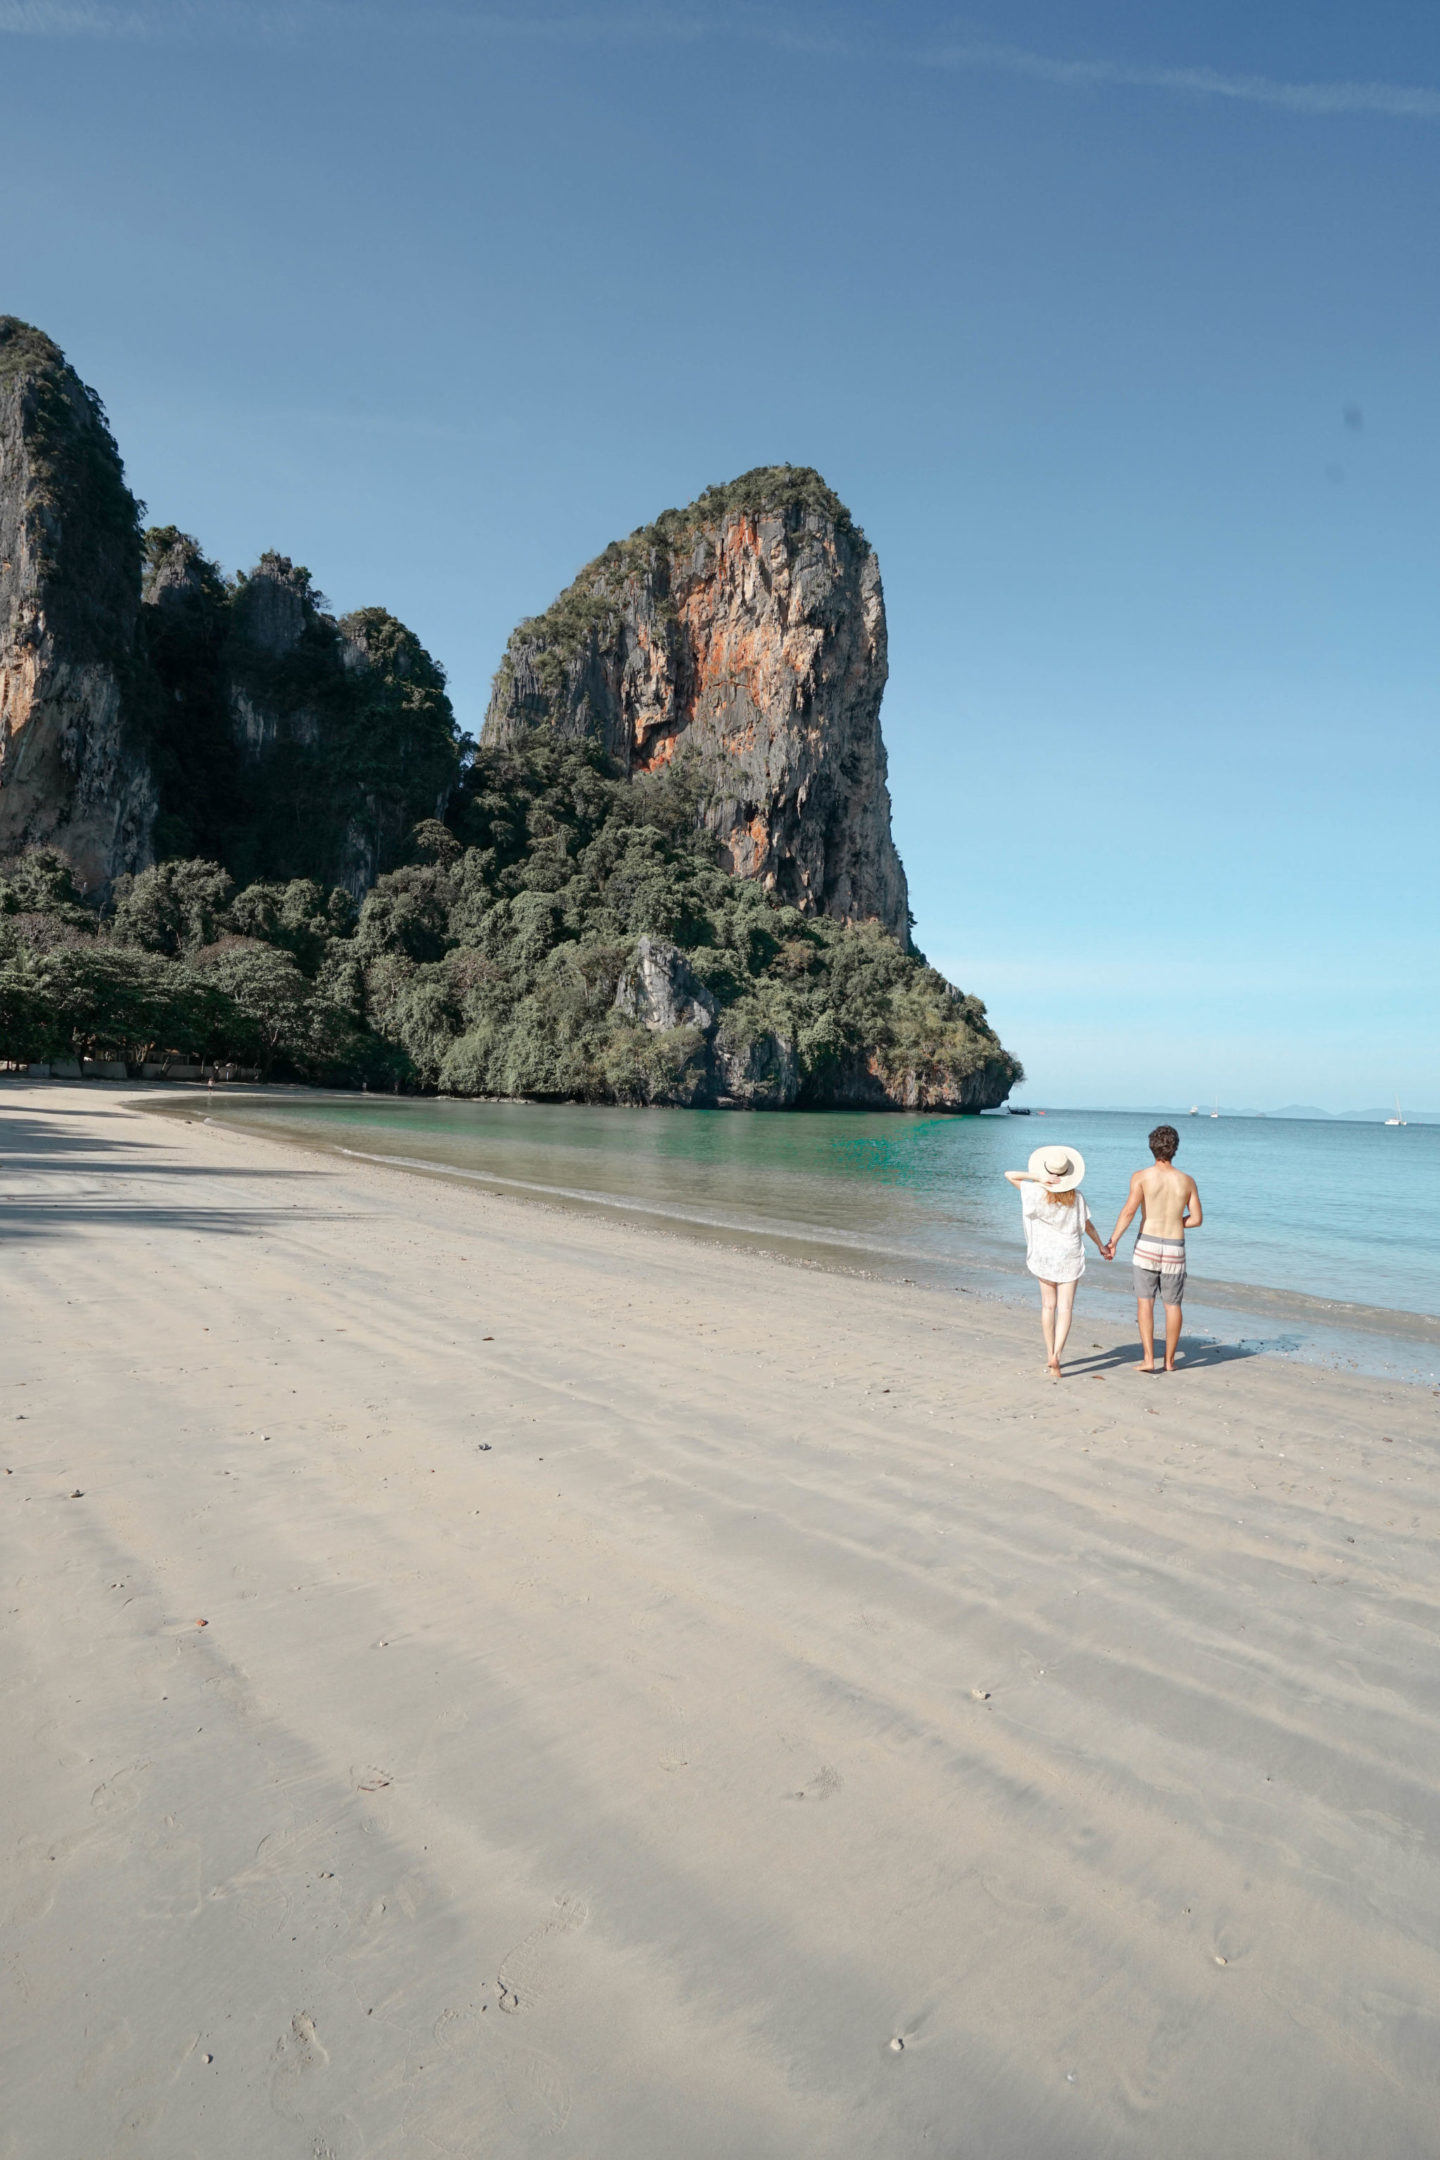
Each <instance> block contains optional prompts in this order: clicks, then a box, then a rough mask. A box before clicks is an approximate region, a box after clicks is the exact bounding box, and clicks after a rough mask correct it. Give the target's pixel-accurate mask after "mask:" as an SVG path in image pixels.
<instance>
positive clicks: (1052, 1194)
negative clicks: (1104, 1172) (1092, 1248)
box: [1005, 1147, 1111, 1380]
mask: <svg viewBox="0 0 1440 2160" xmlns="http://www.w3.org/2000/svg"><path fill="white" fill-rule="evenodd" d="M1005 1175H1006V1177H1007V1179H1008V1180H1009V1182H1010V1183H1011V1184H1012V1185H1014V1186H1015V1187H1016V1188H1017V1189H1018V1191H1019V1194H1020V1207H1021V1210H1022V1212H1023V1214H1024V1217H1025V1265H1026V1267H1027V1268H1029V1270H1030V1273H1031V1274H1032V1275H1036V1276H1038V1277H1039V1279H1040V1332H1041V1334H1042V1335H1043V1336H1044V1337H1045V1362H1046V1364H1047V1365H1048V1366H1049V1368H1050V1370H1051V1372H1052V1373H1053V1374H1054V1375H1055V1378H1056V1379H1057V1380H1058V1379H1059V1378H1060V1353H1061V1351H1062V1350H1063V1349H1064V1348H1065V1338H1066V1336H1067V1335H1068V1334H1069V1333H1070V1317H1071V1315H1072V1313H1073V1312H1074V1310H1075V1286H1076V1284H1077V1283H1078V1282H1079V1280H1080V1277H1081V1276H1082V1275H1083V1274H1084V1272H1085V1238H1086V1235H1087V1233H1088V1235H1089V1236H1091V1237H1092V1238H1094V1240H1095V1243H1096V1245H1097V1246H1098V1247H1099V1249H1100V1251H1101V1252H1102V1253H1103V1254H1104V1255H1105V1258H1106V1259H1107V1260H1108V1259H1109V1258H1110V1257H1111V1253H1110V1248H1109V1246H1108V1245H1107V1244H1106V1243H1105V1241H1104V1239H1103V1238H1102V1237H1101V1235H1100V1233H1099V1231H1098V1230H1097V1229H1096V1228H1095V1225H1094V1223H1092V1222H1091V1220H1090V1210H1089V1209H1088V1208H1087V1207H1086V1205H1085V1196H1084V1194H1083V1193H1082V1192H1081V1190H1080V1180H1081V1179H1082V1178H1083V1177H1084V1175H1085V1162H1084V1158H1083V1157H1082V1156H1081V1155H1080V1154H1079V1152H1078V1151H1077V1150H1076V1149H1075V1148H1065V1147H1042V1148H1036V1150H1035V1152H1034V1154H1033V1155H1032V1156H1031V1157H1030V1165H1029V1168H1028V1169H1025V1170H1007V1171H1006V1172H1005Z"/></svg>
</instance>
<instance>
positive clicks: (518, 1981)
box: [495, 1896, 590, 2017]
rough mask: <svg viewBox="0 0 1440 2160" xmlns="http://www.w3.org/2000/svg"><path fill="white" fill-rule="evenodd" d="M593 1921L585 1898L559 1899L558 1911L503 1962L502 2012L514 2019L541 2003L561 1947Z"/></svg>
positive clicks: (500, 1980) (500, 1975) (498, 1979)
mask: <svg viewBox="0 0 1440 2160" xmlns="http://www.w3.org/2000/svg"><path fill="white" fill-rule="evenodd" d="M589 1917H590V1908H589V1906H588V1905H587V1904H586V1902H585V1900H584V1898H582V1897H568V1896H566V1897H557V1898H556V1900H555V1905H554V1910H553V1911H551V1912H549V1913H547V1914H546V1916H545V1918H544V1919H543V1920H542V1921H541V1923H540V1925H539V1927H537V1928H535V1929H533V1930H532V1931H531V1933H530V1934H528V1935H527V1936H526V1937H525V1940H524V1941H523V1942H521V1943H517V1944H516V1945H515V1948H514V1949H513V1950H511V1951H510V1952H509V1953H508V1954H507V1955H506V1956H505V1957H504V1958H502V1959H501V1962H500V1970H499V1972H498V1973H497V1974H496V1976H495V1977H496V1983H497V1985H498V1987H499V1989H500V2008H501V2009H502V2010H504V2011H506V2012H508V2014H509V2015H510V2016H512V2017H513V2016H514V2015H515V2013H516V2011H518V2010H529V2009H531V2008H533V2007H534V2005H535V2004H536V2003H537V2002H539V2000H540V1998H541V1996H542V1995H543V1994H544V1992H545V1987H546V1984H547V1981H548V1978H549V1969H550V1964H551V1959H552V1955H553V1953H554V1951H555V1949H556V1947H557V1945H558V1944H559V1942H560V1941H561V1940H562V1939H563V1938H564V1937H565V1936H566V1935H573V1934H575V1932H576V1931H577V1929H579V1928H582V1927H584V1925H585V1922H586V1921H587V1920H588V1919H589Z"/></svg>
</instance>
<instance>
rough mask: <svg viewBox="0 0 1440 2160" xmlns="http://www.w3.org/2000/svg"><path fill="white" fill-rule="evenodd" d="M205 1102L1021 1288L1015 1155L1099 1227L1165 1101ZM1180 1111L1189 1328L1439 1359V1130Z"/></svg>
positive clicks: (321, 1134)
mask: <svg viewBox="0 0 1440 2160" xmlns="http://www.w3.org/2000/svg"><path fill="white" fill-rule="evenodd" d="M177 1107H179V1106H178V1105H177ZM187 1107H189V1108H191V1109H192V1111H193V1108H194V1107H195V1105H194V1098H193V1097H192V1098H190V1100H189V1104H188V1105H187ZM205 1107H206V1110H207V1111H209V1112H210V1114H212V1115H214V1116H216V1117H218V1118H222V1119H223V1120H224V1121H225V1122H226V1123H231V1122H234V1123H241V1124H245V1125H249V1126H254V1127H257V1128H260V1129H268V1130H269V1131H270V1132H271V1133H272V1134H273V1136H274V1137H276V1138H290V1139H295V1140H302V1141H305V1142H308V1143H309V1144H310V1145H312V1146H317V1145H318V1146H321V1147H325V1148H339V1149H343V1150H344V1151H346V1152H348V1153H352V1154H354V1155H357V1156H361V1157H367V1156H368V1157H377V1158H382V1159H387V1160H394V1161H397V1162H402V1163H405V1164H408V1165H410V1166H412V1167H415V1168H422V1169H428V1170H430V1171H432V1172H434V1173H437V1174H441V1175H445V1176H447V1177H450V1178H459V1179H461V1180H464V1181H477V1182H479V1183H481V1184H486V1185H492V1186H495V1187H499V1188H501V1189H506V1190H509V1191H512V1192H519V1193H524V1194H528V1195H530V1196H532V1197H535V1198H538V1199H545V1200H548V1201H550V1202H552V1203H559V1204H563V1205H569V1206H579V1207H585V1208H595V1207H599V1208H603V1209H604V1210H606V1211H607V1212H613V1211H619V1212H621V1213H623V1214H624V1215H626V1216H627V1217H629V1218H630V1219H632V1220H634V1219H639V1220H642V1221H649V1222H650V1223H651V1224H652V1225H655V1226H657V1227H658V1226H665V1227H669V1228H672V1229H682V1230H688V1231H689V1232H690V1233H691V1234H696V1235H701V1236H709V1237H718V1238H722V1239H724V1240H726V1241H727V1242H728V1241H732V1240H738V1241H741V1242H748V1243H763V1244H765V1245H768V1246H771V1247H774V1248H777V1249H779V1250H781V1251H782V1252H784V1253H786V1254H787V1255H788V1256H789V1257H791V1258H795V1259H808V1260H811V1261H813V1262H815V1263H817V1264H819V1265H823V1266H842V1267H853V1268H857V1269H862V1270H866V1271H869V1272H874V1273H878V1274H883V1275H887V1276H890V1277H899V1278H900V1279H902V1280H911V1281H914V1282H916V1283H925V1284H927V1285H931V1286H935V1287H943V1288H948V1289H952V1290H963V1291H968V1292H970V1293H971V1294H978V1295H991V1296H1007V1297H1008V1296H1017V1295H1028V1292H1029V1284H1028V1281H1027V1280H1026V1278H1025V1277H1024V1275H1023V1259H1024V1254H1023V1239H1022V1234H1021V1228H1020V1209H1019V1202H1018V1198H1017V1197H1016V1195H1015V1194H1014V1192H1013V1190H1012V1189H1011V1188H1010V1187H1009V1186H1007V1185H1006V1184H1005V1183H1004V1180H1003V1178H1002V1176H1001V1173H1002V1171H1004V1170H1006V1169H1020V1168H1023V1167H1024V1165H1025V1162H1026V1160H1027V1158H1028V1156H1029V1153H1030V1151H1031V1149H1032V1148H1034V1147H1037V1146H1039V1145H1040V1144H1042V1143H1045V1144H1051V1143H1054V1142H1058V1141H1063V1142H1065V1143H1067V1144H1070V1145H1073V1146H1075V1147H1078V1148H1079V1149H1080V1150H1081V1152H1082V1153H1083V1155H1084V1157H1085V1161H1086V1165H1087V1171H1086V1178H1085V1188H1084V1189H1085V1196H1086V1199H1087V1201H1088V1203H1089V1206H1090V1209H1091V1212H1092V1214H1093V1215H1094V1217H1095V1218H1096V1221H1097V1224H1098V1226H1099V1227H1100V1229H1101V1232H1102V1235H1108V1233H1109V1231H1110V1228H1111V1226H1112V1224H1113V1222H1114V1218H1115V1215H1116V1213H1117V1212H1118V1210H1119V1208H1120V1206H1121V1204H1122V1202H1123V1200H1124V1198H1125V1193H1126V1189H1127V1185H1128V1180H1129V1175H1130V1172H1131V1171H1132V1170H1134V1169H1136V1168H1139V1167H1140V1166H1141V1165H1142V1164H1144V1163H1146V1162H1148V1161H1149V1159H1150V1158H1149V1153H1148V1150H1147V1149H1146V1146H1145V1136H1146V1133H1147V1132H1148V1131H1149V1129H1150V1127H1151V1126H1152V1125H1153V1124H1155V1123H1157V1122H1158V1121H1159V1117H1160V1115H1161V1113H1148V1114H1131V1113H1122V1112H1115V1111H1094V1110H1084V1111H1058V1110H1052V1111H1049V1112H1048V1113H1046V1114H1045V1115H1043V1116H1042V1115H1034V1116H1031V1117H1026V1118H1020V1117H1009V1116H1006V1117H982V1118H946V1117H924V1116H904V1115H884V1114H868V1113H855V1114H850V1113H843V1112H841V1113H824V1114H805V1113H794V1112H791V1113H786V1114H784V1115H763V1114H761V1115H745V1114H737V1113H734V1112H726V1111H674V1110H620V1109H602V1108H590V1107H584V1106H578V1105H553V1106H552V1105H540V1104H528V1103H500V1102H455V1101H414V1100H406V1099H399V1100H396V1099H393V1098H390V1097H383V1096H361V1097H357V1096H354V1095H313V1094H308V1093H307V1094H301V1093H299V1092H290V1091H288V1090H287V1091H273V1092H268V1091H267V1092H266V1093H264V1094H255V1095H249V1096H238V1095H237V1096H231V1095H227V1096H225V1097H224V1098H223V1099H217V1100H216V1101H215V1102H214V1103H213V1104H207V1105H206V1106H205ZM1174 1122H1175V1123H1176V1124H1177V1125H1178V1127H1179V1130H1180V1137H1181V1148H1180V1155H1179V1158H1178V1160H1179V1161H1180V1163H1181V1164H1182V1165H1183V1167H1184V1168H1186V1169H1188V1170H1189V1171H1190V1172H1191V1174H1192V1175H1193V1176H1194V1177H1195V1179H1196V1181H1197V1182H1198V1184H1199V1187H1200V1192H1201V1196H1202V1199H1203V1201H1204V1206H1205V1222H1204V1226H1203V1228H1202V1229H1201V1230H1200V1231H1199V1232H1197V1233H1196V1234H1195V1236H1194V1237H1193V1239H1192V1241H1191V1257H1190V1268H1191V1278H1192V1286H1193V1287H1192V1291H1191V1296H1190V1300H1189V1305H1188V1307H1187V1311H1188V1313H1189V1316H1190V1317H1191V1318H1192V1319H1193V1320H1194V1322H1195V1324H1196V1326H1197V1327H1198V1326H1199V1325H1200V1323H1201V1321H1202V1319H1203V1321H1204V1323H1205V1324H1206V1325H1207V1326H1208V1327H1209V1329H1210V1331H1211V1332H1228V1333H1229V1334H1230V1335H1232V1336H1235V1335H1237V1334H1238V1335H1241V1336H1244V1335H1245V1332H1246V1330H1247V1329H1248V1330H1249V1336H1250V1339H1252V1340H1255V1341H1256V1342H1257V1343H1261V1342H1263V1346H1264V1347H1266V1348H1268V1349H1272V1350H1278V1351H1280V1352H1282V1353H1285V1352H1289V1353H1300V1354H1305V1353H1309V1354H1320V1355H1326V1356H1331V1357H1337V1358H1340V1357H1343V1358H1346V1359H1348V1360H1350V1361H1352V1362H1356V1363H1364V1364H1366V1365H1367V1366H1370V1367H1371V1368H1372V1369H1375V1368H1376V1367H1377V1366H1378V1367H1379V1368H1381V1369H1387V1370H1388V1369H1394V1370H1396V1371H1400V1370H1402V1369H1403V1370H1404V1371H1405V1372H1406V1373H1407V1375H1409V1376H1412V1377H1416V1376H1421V1375H1422V1373H1423V1375H1425V1376H1428V1373H1429V1371H1430V1369H1431V1368H1432V1367H1435V1366H1440V1239H1437V1237H1436V1234H1435V1229H1434V1202H1433V1196H1434V1195H1435V1194H1436V1192H1437V1191H1440V1126H1433V1125H1410V1126H1404V1127H1386V1126H1383V1125H1360V1124H1343V1123H1338V1122H1336V1123H1332V1122H1329V1121H1321V1120H1315V1121H1313V1122H1312V1121H1308V1120H1303V1119H1265V1118H1246V1117H1221V1118H1219V1119H1212V1118H1210V1117H1208V1116H1201V1117H1199V1118H1190V1117H1184V1118H1178V1119H1175V1120H1174ZM1087 1254H1088V1259H1089V1267H1088V1273H1087V1278H1086V1292H1085V1295H1086V1299H1087V1302H1090V1301H1092V1300H1093V1299H1096V1298H1098V1299H1100V1300H1101V1301H1103V1303H1104V1304H1105V1306H1106V1307H1107V1308H1108V1307H1110V1306H1111V1305H1112V1304H1113V1305H1114V1306H1115V1308H1116V1312H1115V1315H1114V1317H1116V1319H1117V1320H1118V1318H1119V1316H1120V1308H1121V1307H1122V1306H1123V1305H1124V1304H1125V1302H1126V1301H1127V1300H1128V1296H1129V1281H1130V1275H1129V1267H1128V1264H1127V1265H1124V1266H1122V1265H1121V1264H1120V1262H1119V1261H1117V1262H1116V1263H1115V1264H1114V1265H1113V1266H1107V1264H1106V1263H1105V1262H1104V1261H1103V1260H1101V1259H1100V1258H1099V1256H1098V1255H1097V1254H1096V1253H1095V1251H1094V1248H1093V1247H1087ZM1122 1258H1125V1259H1126V1260H1127V1261H1128V1253H1127V1254H1125V1255H1122ZM1130 1311H1131V1314H1132V1325H1133V1307H1131V1308H1130ZM1387 1336H1388V1337H1390V1338H1392V1339H1391V1340H1390V1341H1388V1342H1387V1341H1386V1340H1385V1338H1386V1337H1387Z"/></svg>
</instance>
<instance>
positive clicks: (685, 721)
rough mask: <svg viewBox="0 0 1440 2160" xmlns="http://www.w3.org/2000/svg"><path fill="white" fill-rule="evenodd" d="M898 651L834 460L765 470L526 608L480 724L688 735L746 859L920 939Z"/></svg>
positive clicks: (576, 734)
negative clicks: (900, 763) (908, 880)
mask: <svg viewBox="0 0 1440 2160" xmlns="http://www.w3.org/2000/svg"><path fill="white" fill-rule="evenodd" d="M887 667H888V663H887V658H886V641H885V601H884V595H883V593H882V591H881V587H880V568H879V564H878V562H877V561H876V558H875V552H874V550H873V549H872V548H871V546H870V545H869V543H868V541H867V540H866V539H865V536H864V534H863V533H862V532H861V531H860V530H859V529H858V527H857V526H855V525H854V524H853V523H852V521H851V519H850V516H849V513H848V512H847V511H846V510H845V508H844V506H843V504H841V503H840V501H839V500H838V498H837V497H836V496H835V495H834V494H832V492H831V491H830V489H829V488H828V487H827V486H826V485H825V483H824V481H823V480H822V479H821V478H820V476H819V474H818V473H815V472H812V471H810V470H809V469H808V468H804V467H791V466H770V467H764V468H761V469H759V470H757V471H755V472H751V473H746V474H745V475H744V476H743V477H742V478H741V479H739V480H735V481H732V482H731V483H730V485H729V486H728V487H719V488H711V489H709V490H708V491H707V493H706V494H704V495H702V496H701V497H700V498H699V500H698V501H696V502H694V503H692V504H691V505H690V507H689V509H688V510H681V511H674V510H667V511H666V512H665V514H664V515H663V516H662V517H660V518H658V519H657V520H656V522H655V523H654V524H653V525H649V526H645V527H643V528H642V529H641V530H640V531H639V532H637V533H635V534H633V535H632V536H631V538H630V539H629V540H626V541H622V542H618V543H616V544H614V545H612V546H610V547H608V548H607V549H606V550H605V553H604V554H603V555H601V556H599V557H598V558H597V559H596V561H594V562H593V563H591V564H590V565H589V566H588V568H586V569H585V570H582V571H581V573H580V575H579V577H578V578H577V579H576V580H575V582H574V584H573V585H571V586H570V588H569V589H568V591H566V592H564V593H562V594H561V596H560V598H559V599H558V600H557V601H556V602H555V603H554V605H553V606H552V607H551V608H550V609H549V610H548V611H547V613H545V614H544V615H541V616H537V617H535V618H534V619H532V620H531V621H528V622H524V623H522V624H521V625H520V626H519V628H518V629H517V630H516V631H515V633H514V635H513V636H512V637H511V640H510V643H509V647H508V649H507V651H506V654H505V658H504V660H503V661H502V663H501V666H500V670H499V673H498V674H497V676H496V679H495V688H494V693H493V695H492V697H491V701H490V707H489V710H488V712H487V714H486V718H485V727H484V732H483V735H482V738H481V739H482V741H485V742H492V743H504V742H510V741H513V740H515V738H516V737H517V736H519V735H521V734H523V733H524V732H525V731H526V730H528V729H532V728H546V727H548V728H553V729H555V730H556V731H557V732H558V733H559V734H561V735H564V736H569V737H572V738H582V739H583V738H590V739H592V740H596V741H599V742H601V743H603V745H604V747H605V749H606V750H607V752H608V753H609V754H610V756H612V757H613V758H614V759H616V760H617V762H618V763H619V764H620V765H621V766H622V767H623V768H624V769H625V770H626V771H628V772H631V773H637V772H652V771H654V770H655V769H656V768H657V767H659V766H661V765H663V764H665V763H666V762H667V761H668V760H669V759H671V758H673V757H674V756H675V754H676V752H677V751H680V750H682V749H683V750H684V751H685V752H686V753H687V754H688V755H689V756H690V757H691V758H692V759H693V760H694V765H695V770H696V773H697V777H698V780H699V785H700V802H701V817H702V820H703V823H704V824H705V826H706V827H707V828H708V829H709V830H710V831H711V832H712V833H713V834H714V835H715V837H716V839H717V840H718V842H719V845H720V855H721V860H722V862H723V863H724V865H725V867H726V868H727V869H730V870H733V871H735V872H736V873H737V874H738V875H740V876H742V877H753V878H759V879H761V880H762V881H763V882H764V884H765V886H766V887H767V889H768V890H770V891H772V892H773V893H774V894H775V895H776V897H777V898H778V899H779V900H781V901H783V902H786V903H788V904H790V905H792V906H794V907H797V908H800V909H801V910H803V911H804V912H807V913H821V914H827V915H833V916H837V917H839V918H841V919H842V920H848V921H862V920H866V919H877V920H879V921H880V922H882V923H883V924H884V925H885V927H886V928H887V929H888V930H889V931H891V933H892V934H893V935H894V936H895V937H896V938H898V939H899V940H900V942H901V943H902V944H906V943H908V938H909V915H908V911H907V904H906V890H905V873H904V871H903V869H902V868H901V865H900V858H899V856H898V855H897V853H896V851H895V844H894V841H893V840H892V839H891V836H890V796H889V791H888V789H887V788H886V785H885V769H886V768H885V746H884V743H883V741H882V739H881V734H880V699H881V695H882V693H883V691H884V688H885V678H886V674H887Z"/></svg>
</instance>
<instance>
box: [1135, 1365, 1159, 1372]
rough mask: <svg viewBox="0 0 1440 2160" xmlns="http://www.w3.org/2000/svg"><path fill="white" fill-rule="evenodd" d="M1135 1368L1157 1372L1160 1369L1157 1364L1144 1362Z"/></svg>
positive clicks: (1140, 1370) (1138, 1370) (1137, 1370)
mask: <svg viewBox="0 0 1440 2160" xmlns="http://www.w3.org/2000/svg"><path fill="white" fill-rule="evenodd" d="M1135 1370H1136V1372H1157V1371H1158V1370H1159V1367H1158V1366H1155V1365H1143V1364H1142V1365H1137V1366H1136V1367H1135Z"/></svg>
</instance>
